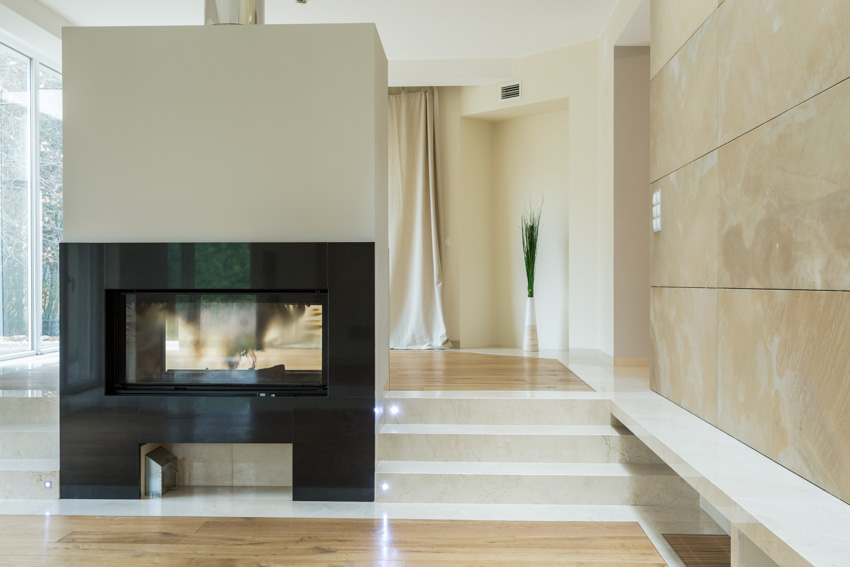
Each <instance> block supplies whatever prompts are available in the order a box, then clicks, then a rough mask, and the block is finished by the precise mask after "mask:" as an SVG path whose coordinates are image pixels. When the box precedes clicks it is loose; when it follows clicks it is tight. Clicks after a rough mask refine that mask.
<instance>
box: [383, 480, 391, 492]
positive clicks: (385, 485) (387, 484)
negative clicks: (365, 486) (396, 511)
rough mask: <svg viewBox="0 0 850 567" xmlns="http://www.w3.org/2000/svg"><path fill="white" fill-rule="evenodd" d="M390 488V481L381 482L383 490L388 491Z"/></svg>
mask: <svg viewBox="0 0 850 567" xmlns="http://www.w3.org/2000/svg"><path fill="white" fill-rule="evenodd" d="M389 489H390V483H389V482H382V483H381V490H383V491H384V492H386V491H387V490H389Z"/></svg>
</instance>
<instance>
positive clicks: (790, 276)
mask: <svg viewBox="0 0 850 567" xmlns="http://www.w3.org/2000/svg"><path fill="white" fill-rule="evenodd" d="M847 5H848V6H850V2H847ZM848 35H850V25H848ZM719 152H720V159H719V161H720V196H721V198H720V203H719V205H720V210H719V229H720V248H719V252H720V260H719V274H718V284H719V285H720V286H721V287H748V288H751V287H755V288H772V289H836V290H838V289H840V290H848V289H850V269H848V266H850V81H846V82H843V83H841V84H840V85H837V86H835V87H833V88H831V89H829V90H827V91H826V92H824V93H822V94H820V95H818V96H816V97H814V98H812V99H811V100H809V101H807V102H805V103H803V104H801V105H799V106H796V107H794V108H792V109H791V110H789V111H788V112H786V113H784V114H782V115H781V116H779V117H778V118H776V119H774V120H771V121H770V122H768V123H766V124H765V125H763V126H761V127H760V128H757V129H755V130H753V131H751V132H749V133H747V134H745V135H744V136H741V137H740V138H737V139H736V140H734V141H732V142H730V143H729V144H726V145H725V146H723V147H722V148H720V150H719Z"/></svg>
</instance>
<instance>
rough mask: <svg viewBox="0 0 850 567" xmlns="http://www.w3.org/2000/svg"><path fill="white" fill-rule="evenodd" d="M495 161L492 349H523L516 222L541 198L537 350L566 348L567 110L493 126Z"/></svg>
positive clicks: (521, 267)
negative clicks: (493, 345)
mask: <svg viewBox="0 0 850 567" xmlns="http://www.w3.org/2000/svg"><path fill="white" fill-rule="evenodd" d="M493 163H494V174H493V183H494V185H493V197H492V198H493V209H494V211H493V213H494V214H493V226H492V229H491V230H492V232H491V234H492V238H491V240H492V246H493V249H492V254H493V284H494V292H493V299H494V304H493V314H494V325H493V327H494V330H495V344H496V345H497V346H505V347H521V346H522V338H523V336H522V335H523V330H524V321H525V304H526V297H527V286H526V275H525V264H524V262H523V254H522V238H521V233H520V218H521V215H522V213H523V211H524V210H525V209H526V208H527V207H528V206H529V204H534V205H536V204H537V203H538V202H540V201H541V200H542V204H543V214H542V226H541V229H540V245H539V249H538V257H537V270H536V275H535V289H534V291H535V294H534V295H535V298H536V303H537V305H538V307H537V327H538V335H539V340H540V348H543V349H559V350H566V349H569V313H568V309H569V301H568V294H567V293H566V291H567V286H568V285H569V241H570V235H569V206H568V202H567V200H568V199H567V197H568V195H567V187H568V184H569V166H568V164H569V111H568V110H561V111H558V112H546V113H543V114H533V115H531V116H523V117H518V118H511V119H508V120H503V121H499V122H496V123H495V145H494V153H493Z"/></svg>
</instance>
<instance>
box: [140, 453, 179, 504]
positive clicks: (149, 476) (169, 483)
mask: <svg viewBox="0 0 850 567" xmlns="http://www.w3.org/2000/svg"><path fill="white" fill-rule="evenodd" d="M146 469H147V472H146V474H145V484H146V485H147V488H148V490H147V492H148V496H150V497H151V498H159V497H161V496H162V495H163V494H165V493H166V492H168V491H169V490H174V489H175V488H177V487H178V486H179V484H180V471H179V470H177V457H175V456H174V455H172V454H171V453H169V452H168V451H167V450H165V449H164V448H163V447H160V448H159V449H154V450H153V451H151V452H150V453H148V454H147V467H146Z"/></svg>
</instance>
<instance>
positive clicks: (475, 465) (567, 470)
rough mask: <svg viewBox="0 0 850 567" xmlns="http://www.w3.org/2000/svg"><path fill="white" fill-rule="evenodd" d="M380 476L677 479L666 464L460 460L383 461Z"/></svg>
mask: <svg viewBox="0 0 850 567" xmlns="http://www.w3.org/2000/svg"><path fill="white" fill-rule="evenodd" d="M375 472H376V473H380V474H435V475H436V474H441V475H445V474H457V475H503V476H644V475H656V476H659V475H660V476H675V474H676V473H674V472H673V470H672V469H671V468H670V467H668V466H667V465H665V464H663V463H658V464H632V463H528V462H484V463H481V462H458V461H381V462H379V463H378V466H377V467H376V469H375Z"/></svg>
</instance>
